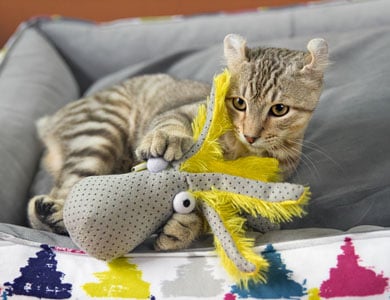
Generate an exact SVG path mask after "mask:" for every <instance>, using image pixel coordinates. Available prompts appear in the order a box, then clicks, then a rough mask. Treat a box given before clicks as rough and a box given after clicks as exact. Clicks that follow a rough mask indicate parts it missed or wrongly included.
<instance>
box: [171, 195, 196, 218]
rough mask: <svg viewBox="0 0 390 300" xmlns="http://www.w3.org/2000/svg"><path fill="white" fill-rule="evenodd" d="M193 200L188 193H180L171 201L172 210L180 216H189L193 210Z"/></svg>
mask: <svg viewBox="0 0 390 300" xmlns="http://www.w3.org/2000/svg"><path fill="white" fill-rule="evenodd" d="M195 204H196V203H195V198H194V196H192V195H191V193H189V192H180V193H178V194H176V196H175V198H174V199H173V209H174V211H175V212H177V213H180V214H189V213H190V212H192V211H193V210H194V208H195Z"/></svg>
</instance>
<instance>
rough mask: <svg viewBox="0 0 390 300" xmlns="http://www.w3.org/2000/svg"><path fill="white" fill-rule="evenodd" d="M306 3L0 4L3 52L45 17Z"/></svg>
mask: <svg viewBox="0 0 390 300" xmlns="http://www.w3.org/2000/svg"><path fill="white" fill-rule="evenodd" d="M317 1H318V0H317ZM305 2H315V0H312V1H307V0H234V1H224V0H214V1H209V0H197V1H181V0H164V1H154V0H132V1H128V0H111V1H94V0H78V1H77V0H67V1H53V0H34V1H25V0H13V1H7V0H0V48H1V47H2V46H3V45H4V44H5V42H6V41H7V40H8V38H9V37H10V36H11V34H12V33H13V32H14V31H15V30H16V28H17V26H18V25H19V24H20V23H21V22H23V21H25V20H28V19H30V18H32V17H36V16H42V15H62V16H67V17H73V18H81V19H88V20H93V21H97V22H103V21H111V20H115V19H119V18H131V17H141V16H154V17H156V16H167V15H190V14H202V13H213V12H219V11H224V12H232V11H240V10H249V9H257V8H260V7H277V6H285V5H294V4H300V3H305Z"/></svg>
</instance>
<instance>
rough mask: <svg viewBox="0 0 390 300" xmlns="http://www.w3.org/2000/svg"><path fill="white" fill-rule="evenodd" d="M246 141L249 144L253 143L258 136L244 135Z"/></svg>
mask: <svg viewBox="0 0 390 300" xmlns="http://www.w3.org/2000/svg"><path fill="white" fill-rule="evenodd" d="M244 137H245V139H246V141H247V142H248V143H249V144H253V143H254V142H255V141H256V140H257V139H258V137H256V136H247V135H244Z"/></svg>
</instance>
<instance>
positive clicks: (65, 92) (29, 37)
mask: <svg viewBox="0 0 390 300" xmlns="http://www.w3.org/2000/svg"><path fill="white" fill-rule="evenodd" d="M76 97H78V87H77V84H76V82H75V80H74V78H73V76H72V74H71V73H70V71H69V68H68V66H67V65H66V64H65V63H64V61H63V60H62V58H61V57H60V56H59V55H58V53H57V52H56V50H55V49H54V47H53V46H52V45H51V44H50V43H48V41H47V40H46V39H45V38H44V37H42V35H41V34H39V33H38V32H37V30H36V29H34V28H30V29H28V30H26V31H24V32H23V33H22V34H20V35H19V36H18V37H17V40H16V41H15V42H14V44H13V45H12V47H11V49H10V50H9V52H8V54H7V56H6V58H5V60H4V61H3V63H2V64H1V65H0V141H1V142H0V166H1V170H0V207H1V209H0V221H1V222H9V223H14V224H25V220H26V203H27V202H26V200H27V197H28V196H29V193H28V192H29V188H30V185H31V183H32V181H33V178H34V176H35V172H36V170H37V166H38V163H39V159H40V155H41V148H42V147H41V145H40V143H39V141H38V139H37V135H36V131H35V126H34V123H35V120H36V119H37V118H38V117H39V116H42V115H43V114H45V113H50V112H54V111H55V110H57V109H58V108H59V107H61V106H63V105H64V104H65V103H67V102H68V101H69V100H71V99H75V98H76Z"/></svg>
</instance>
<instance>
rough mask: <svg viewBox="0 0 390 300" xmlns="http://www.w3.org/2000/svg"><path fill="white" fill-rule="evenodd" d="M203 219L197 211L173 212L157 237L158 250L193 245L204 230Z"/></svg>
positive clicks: (156, 245) (155, 246) (176, 248)
mask: <svg viewBox="0 0 390 300" xmlns="http://www.w3.org/2000/svg"><path fill="white" fill-rule="evenodd" d="M203 227H204V226H203V219H202V217H201V216H200V215H199V214H197V213H196V212H192V213H189V214H179V213H175V214H173V216H172V218H171V219H169V220H168V222H167V224H165V226H164V227H163V230H162V232H161V233H160V234H159V236H158V237H157V239H156V242H155V244H154V248H155V249H156V250H164V251H167V250H178V249H184V248H187V247H188V246H190V245H191V243H192V242H193V241H194V240H196V239H197V238H198V237H199V235H200V234H201V233H202V232H203Z"/></svg>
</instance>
